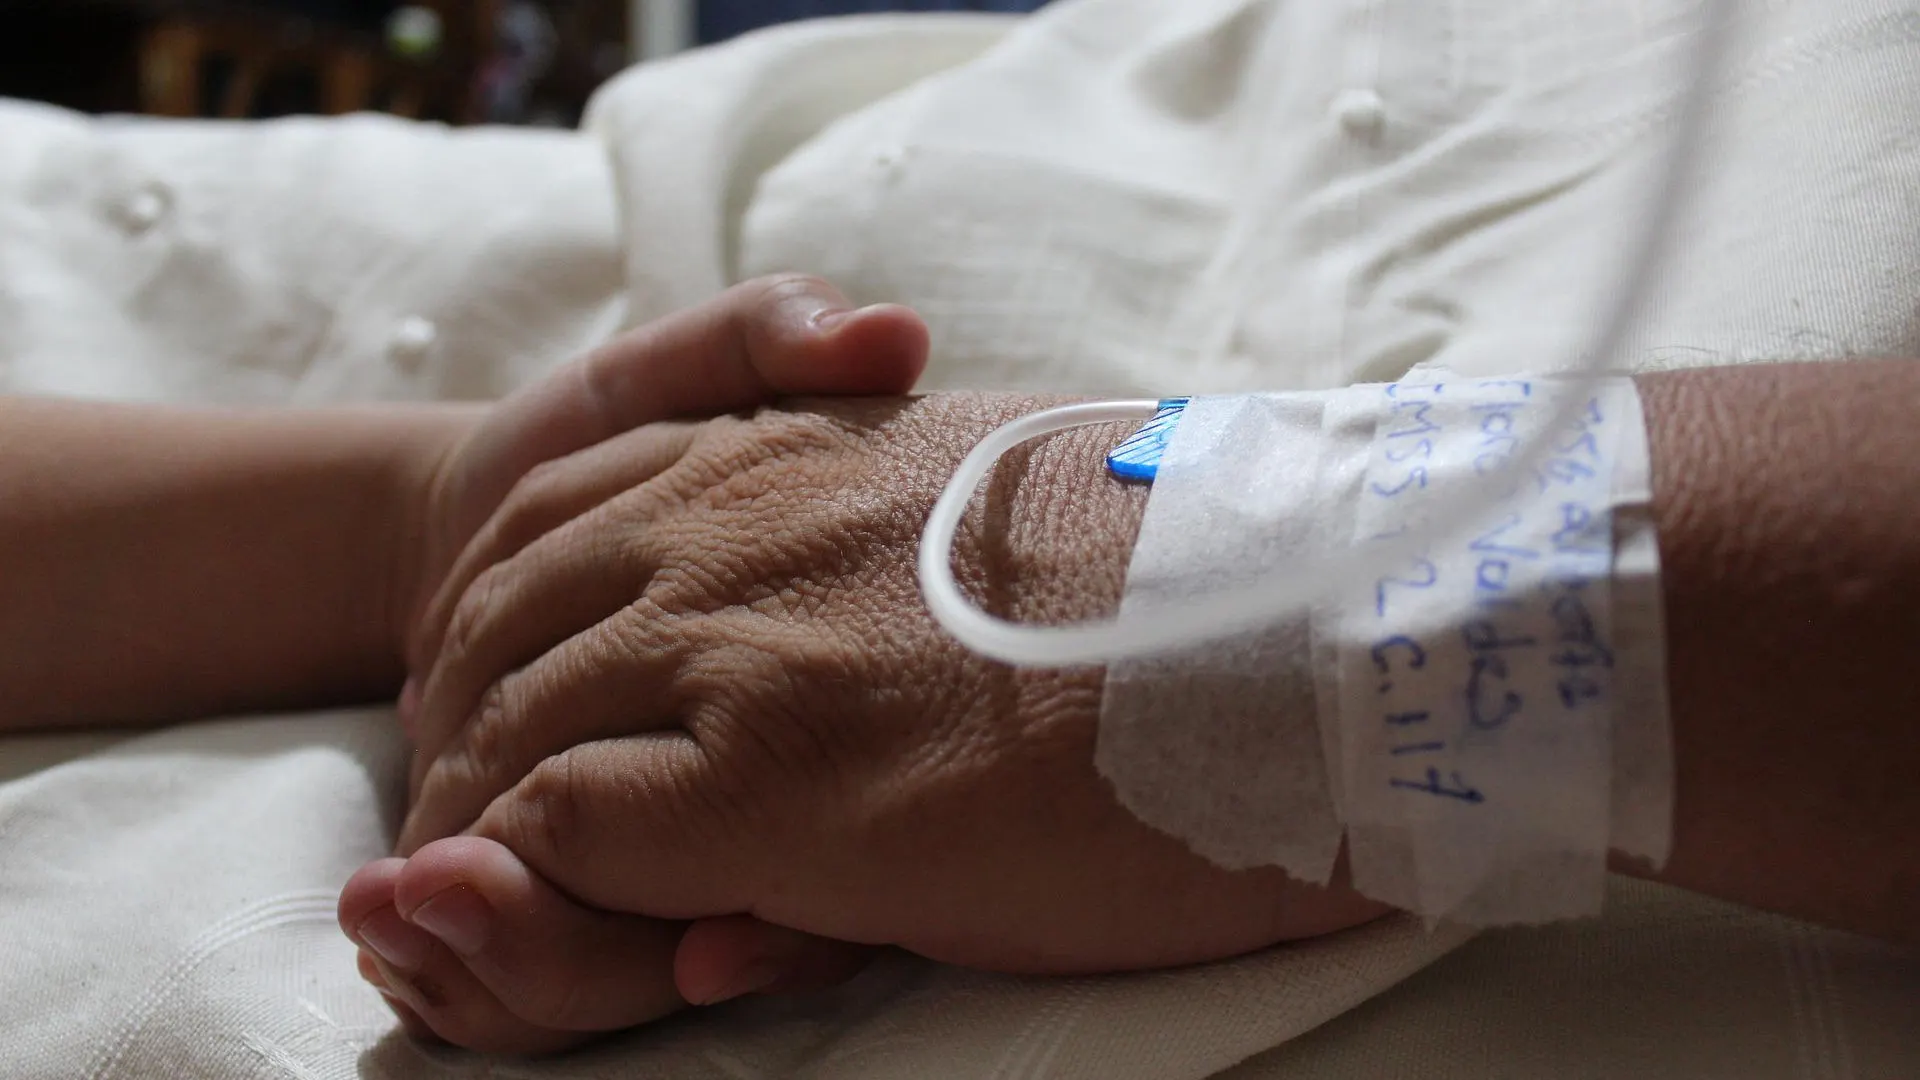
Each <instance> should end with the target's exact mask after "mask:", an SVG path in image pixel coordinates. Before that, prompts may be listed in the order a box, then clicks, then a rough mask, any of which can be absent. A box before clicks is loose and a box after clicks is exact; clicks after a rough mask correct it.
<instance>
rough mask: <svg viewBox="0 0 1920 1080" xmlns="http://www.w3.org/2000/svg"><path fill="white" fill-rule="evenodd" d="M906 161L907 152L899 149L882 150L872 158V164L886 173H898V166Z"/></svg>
mask: <svg viewBox="0 0 1920 1080" xmlns="http://www.w3.org/2000/svg"><path fill="white" fill-rule="evenodd" d="M906 159H907V152H906V151H905V150H903V149H900V148H899V147H894V148H893V149H890V150H882V151H880V152H879V153H878V154H875V155H874V156H873V163H874V164H875V165H876V166H878V167H880V168H881V169H884V170H886V171H887V172H898V171H900V165H901V163H903V162H904V161H906Z"/></svg>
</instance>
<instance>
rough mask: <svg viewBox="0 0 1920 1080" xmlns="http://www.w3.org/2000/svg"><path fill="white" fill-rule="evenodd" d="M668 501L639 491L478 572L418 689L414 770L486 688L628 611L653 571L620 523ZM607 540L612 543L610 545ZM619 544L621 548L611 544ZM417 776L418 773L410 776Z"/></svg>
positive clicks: (654, 559)
mask: <svg viewBox="0 0 1920 1080" xmlns="http://www.w3.org/2000/svg"><path fill="white" fill-rule="evenodd" d="M665 497H666V495H665V493H664V492H662V491H656V490H653V489H651V488H649V487H646V486H643V487H641V488H640V489H638V490H636V491H633V492H631V493H629V494H628V495H626V496H623V497H621V498H617V499H614V500H612V501H610V502H607V503H604V504H602V505H601V506H600V507H599V508H598V509H595V510H592V511H589V512H588V513H586V514H584V515H582V516H580V517H577V518H575V519H573V520H572V521H570V522H568V523H567V524H565V525H562V526H561V527H560V528H558V529H555V530H554V531H553V532H550V533H548V534H547V535H546V536H543V537H541V538H540V539H539V540H536V541H534V542H533V543H532V544H530V545H528V546H527V547H526V548H525V549H524V550H523V551H521V552H520V553H519V554H517V555H514V556H513V557H511V558H509V559H507V560H506V561H505V562H500V563H496V564H494V565H493V566H491V567H489V568H488V569H487V570H485V571H483V572H482V573H481V574H480V575H479V577H477V578H476V579H475V580H474V582H473V584H472V585H471V586H469V587H468V589H467V591H466V594H465V595H463V596H462V597H461V598H460V600H459V602H458V603H457V604H455V605H454V608H453V614H452V615H451V616H450V617H449V619H448V621H447V632H446V635H445V637H444V639H443V642H442V644H441V647H440V649H439V651H438V654H437V655H436V657H435V659H434V664H433V667H432V668H431V669H430V670H429V671H428V673H427V676H426V680H425V682H424V683H423V684H422V686H421V695H420V707H419V711H418V713H417V714H416V716H415V719H414V724H413V728H414V731H413V734H414V736H415V739H416V742H415V744H414V751H415V755H416V757H415V760H416V762H425V763H427V765H430V764H431V763H432V762H433V761H434V760H435V759H436V758H438V757H439V756H440V753H441V751H442V750H443V749H444V748H445V747H446V745H447V743H448V741H449V740H451V739H452V738H453V736H454V735H455V734H456V733H457V732H458V731H459V730H460V729H461V728H462V727H463V726H465V724H466V723H467V720H468V718H469V717H471V716H472V715H473V713H474V711H475V710H476V709H477V708H478V707H479V706H480V704H481V701H482V697H483V695H484V694H485V693H486V691H487V689H488V687H490V686H492V685H493V684H494V683H495V682H496V681H498V680H499V679H501V678H502V677H504V676H505V675H506V674H507V673H508V672H511V671H514V670H517V669H519V668H521V667H523V666H525V665H527V664H529V663H532V662H533V661H534V660H536V659H537V658H539V657H540V656H542V655H544V654H545V653H547V652H548V651H549V650H551V649H553V648H554V647H555V646H557V645H559V644H560V643H561V642H564V641H566V640H567V639H568V638H569V637H571V636H572V635H573V634H575V633H576V632H578V631H579V630H580V628H581V627H591V626H594V625H596V624H598V623H599V622H600V621H601V620H603V619H606V618H607V617H608V616H610V615H612V614H614V613H615V612H617V611H619V610H621V609H623V608H625V607H627V606H629V605H631V604H632V603H634V602H635V600H636V598H637V597H639V596H640V595H641V592H642V591H643V589H644V587H645V586H646V584H647V582H648V581H649V580H650V579H651V578H652V577H653V574H654V570H655V568H656V566H657V565H658V555H657V553H655V552H652V551H650V550H649V548H648V547H647V545H648V543H649V541H648V540H647V539H646V536H645V534H640V535H639V536H638V537H635V538H632V539H628V538H627V537H628V532H627V530H625V529H623V528H621V527H619V523H621V522H623V521H626V520H629V519H638V520H646V519H647V518H648V517H650V516H653V512H652V511H651V510H650V509H649V508H650V507H653V506H657V505H659V504H660V502H661V500H662V499H664V498H665ZM610 538H611V539H610ZM623 543H624V544H626V545H627V547H626V548H624V549H620V548H610V547H609V545H610V544H623ZM418 768H421V767H418V766H417V769H418Z"/></svg>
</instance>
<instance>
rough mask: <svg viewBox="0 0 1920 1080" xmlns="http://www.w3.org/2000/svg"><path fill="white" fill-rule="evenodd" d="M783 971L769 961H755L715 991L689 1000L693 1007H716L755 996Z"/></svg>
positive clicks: (772, 982)
mask: <svg viewBox="0 0 1920 1080" xmlns="http://www.w3.org/2000/svg"><path fill="white" fill-rule="evenodd" d="M785 971H786V969H785V968H784V967H782V966H781V965H779V964H776V963H774V962H773V961H771V960H756V961H754V962H752V963H750V964H747V965H746V966H745V967H742V968H741V969H740V970H738V971H736V972H735V973H734V974H733V977H732V978H730V979H725V980H722V981H720V983H719V985H718V987H717V988H716V989H714V990H712V991H709V992H706V993H700V994H695V995H692V996H691V997H690V998H689V1000H691V1001H692V1002H693V1003H694V1004H695V1005H718V1004H720V1003H721V1002H723V1001H732V1000H733V999H734V998H738V997H745V996H747V995H748V994H757V993H759V992H760V991H762V990H765V989H766V988H767V987H769V986H772V985H773V984H774V983H776V982H778V981H780V976H781V975H782V974H784V973H785Z"/></svg>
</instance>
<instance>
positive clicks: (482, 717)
mask: <svg viewBox="0 0 1920 1080" xmlns="http://www.w3.org/2000/svg"><path fill="white" fill-rule="evenodd" d="M517 719H518V717H517V715H516V714H515V713H514V712H513V711H512V710H511V709H510V708H509V706H508V695H507V690H506V685H505V682H504V681H503V682H497V683H494V684H493V685H492V686H489V687H487V691H486V693H484V694H482V695H481V697H480V705H479V707H477V708H476V709H475V710H474V713H473V718H472V719H471V720H469V721H467V727H466V731H465V732H464V733H463V734H462V737H461V739H460V742H459V744H458V746H457V747H456V748H455V753H454V758H455V760H456V761H457V762H458V763H459V766H460V768H461V769H462V770H463V771H464V773H465V774H466V775H467V776H468V777H469V778H470V779H472V780H475V781H481V780H484V779H485V778H486V777H487V776H488V775H489V774H490V773H493V772H495V771H511V769H512V767H513V763H514V762H515V761H516V760H517V759H518V757H519V754H518V750H519V748H520V740H519V738H518V730H517V728H516V726H515V721H516V720H517Z"/></svg>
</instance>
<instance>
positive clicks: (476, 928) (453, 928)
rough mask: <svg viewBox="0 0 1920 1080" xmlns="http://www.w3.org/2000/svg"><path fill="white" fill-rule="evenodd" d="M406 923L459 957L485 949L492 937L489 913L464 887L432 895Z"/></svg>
mask: <svg viewBox="0 0 1920 1080" xmlns="http://www.w3.org/2000/svg"><path fill="white" fill-rule="evenodd" d="M407 921H409V922H411V923H413V925H415V926H418V927H419V928H421V929H422V930H425V931H426V932H427V933H429V934H432V935H433V936H434V937H437V938H439V939H440V940H441V941H443V942H445V943H446V945H447V948H449V949H452V950H453V951H454V952H456V953H459V954H460V955H461V956H472V955H474V954H475V953H478V952H479V951H480V950H481V949H483V948H485V947H486V944H487V938H489V937H490V936H492V933H493V909H492V908H491V907H489V906H488V904H487V902H486V901H485V900H482V899H481V898H480V896H479V895H478V894H477V893H475V892H474V891H473V890H472V889H469V888H467V887H466V886H465V885H455V886H454V887H452V888H450V889H446V890H443V891H441V892H438V893H435V894H434V896H433V898H432V899H430V900H428V901H427V902H426V903H424V904H421V905H420V906H419V907H417V908H415V909H414V910H413V914H412V915H411V916H409V917H408V920H407Z"/></svg>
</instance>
